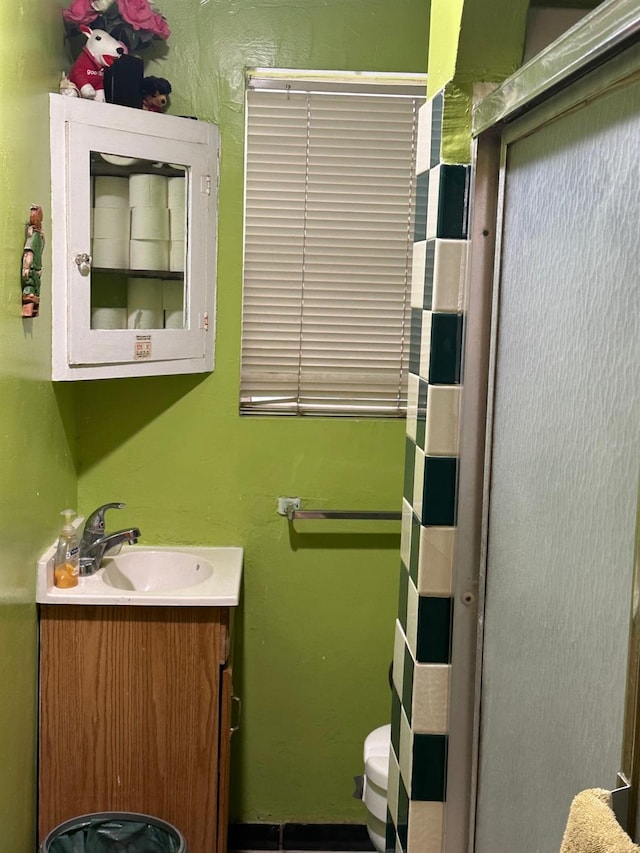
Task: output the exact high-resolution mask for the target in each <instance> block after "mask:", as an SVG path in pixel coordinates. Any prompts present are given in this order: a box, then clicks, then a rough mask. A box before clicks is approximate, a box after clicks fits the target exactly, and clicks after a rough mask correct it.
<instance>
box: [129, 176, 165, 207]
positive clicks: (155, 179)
mask: <svg viewBox="0 0 640 853" xmlns="http://www.w3.org/2000/svg"><path fill="white" fill-rule="evenodd" d="M167 181H168V178H166V177H165V176H164V175H130V177H129V206H130V207H167Z"/></svg>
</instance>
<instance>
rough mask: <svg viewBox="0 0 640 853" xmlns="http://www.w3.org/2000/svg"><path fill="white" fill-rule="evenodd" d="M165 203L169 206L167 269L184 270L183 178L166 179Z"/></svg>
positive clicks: (185, 226) (185, 231) (185, 229)
mask: <svg viewBox="0 0 640 853" xmlns="http://www.w3.org/2000/svg"><path fill="white" fill-rule="evenodd" d="M167 204H168V206H169V234H170V238H171V245H170V247H169V269H170V270H173V271H174V272H183V271H184V249H185V246H184V235H185V234H186V233H187V223H186V222H185V180H184V178H169V179H168V181H167Z"/></svg>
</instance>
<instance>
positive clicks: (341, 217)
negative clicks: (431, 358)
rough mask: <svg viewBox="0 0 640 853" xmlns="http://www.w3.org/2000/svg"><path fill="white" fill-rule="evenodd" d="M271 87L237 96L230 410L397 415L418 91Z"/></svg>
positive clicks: (401, 400)
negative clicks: (240, 232)
mask: <svg viewBox="0 0 640 853" xmlns="http://www.w3.org/2000/svg"><path fill="white" fill-rule="evenodd" d="M262 84H263V85H265V84H264V81H262ZM277 86H278V87H279V88H276V86H275V85H274V81H273V80H271V81H268V83H267V84H266V87H265V88H249V90H248V95H247V98H248V103H247V138H246V188H245V254H244V291H243V322H242V372H241V404H240V405H241V411H243V412H245V413H255V414H266V413H271V414H317V415H363V416H366V415H369V416H380V417H388V416H391V417H393V416H402V415H404V414H405V412H406V380H407V370H408V349H409V322H410V282H411V269H410V267H411V254H412V241H413V211H414V195H415V190H414V187H415V147H416V129H417V110H418V107H419V105H420V104H421V103H422V101H423V100H424V96H423V95H422V94H418V92H419V91H422V92H424V89H422V90H415V92H414V93H413V94H410V95H408V94H406V87H405V92H404V93H403V92H402V90H401V89H400V87H389V86H386V87H384V88H382V87H380V86H377V87H376V86H372V85H370V84H369V85H366V86H364V88H365V90H366V91H364V92H362V91H360V92H359V93H354V89H353V86H352V87H350V91H345V89H344V88H341V87H340V86H336V85H335V84H333V85H332V86H331V87H327V86H326V85H325V86H323V88H324V89H326V88H332V89H336V90H335V91H313V90H312V89H313V87H309V86H308V85H307V84H304V85H300V81H298V82H297V83H296V82H294V81H293V80H289V81H282V80H281V81H278V83H277ZM360 88H361V89H362V86H361V87H360ZM310 89H311V90H310Z"/></svg>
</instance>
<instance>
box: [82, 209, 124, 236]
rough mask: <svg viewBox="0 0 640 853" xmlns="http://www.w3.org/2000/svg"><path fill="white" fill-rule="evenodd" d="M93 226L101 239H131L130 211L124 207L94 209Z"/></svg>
mask: <svg viewBox="0 0 640 853" xmlns="http://www.w3.org/2000/svg"><path fill="white" fill-rule="evenodd" d="M91 225H92V229H93V236H94V237H98V238H99V239H114V240H128V239H129V211H128V209H125V208H124V207H94V208H93V216H92V219H91Z"/></svg>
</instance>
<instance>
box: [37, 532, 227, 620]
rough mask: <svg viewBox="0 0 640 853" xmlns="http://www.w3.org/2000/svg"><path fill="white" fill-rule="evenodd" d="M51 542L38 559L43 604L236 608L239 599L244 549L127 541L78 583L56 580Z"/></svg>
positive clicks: (39, 590) (39, 584) (38, 587)
mask: <svg viewBox="0 0 640 853" xmlns="http://www.w3.org/2000/svg"><path fill="white" fill-rule="evenodd" d="M54 554H55V545H52V546H51V547H50V548H49V549H48V550H47V551H46V552H45V553H44V554H43V555H42V557H41V558H40V560H39V562H38V580H37V593H36V601H38V602H39V603H40V604H128V605H138V606H144V605H155V606H157V605H165V606H178V607H234V606H236V605H237V604H238V602H239V600H240V581H241V578H242V560H243V549H242V548H236V547H211V548H197V547H182V546H152V545H125V546H124V547H123V549H122V551H121V552H120V553H119V554H118V555H117V556H114V557H106V558H105V559H104V560H103V561H102V566H101V567H100V569H98V571H97V572H95V573H94V574H93V575H89V576H88V577H81V578H79V581H78V586H75V587H72V588H71V589H58V588H57V587H56V586H54V584H53V558H54Z"/></svg>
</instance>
